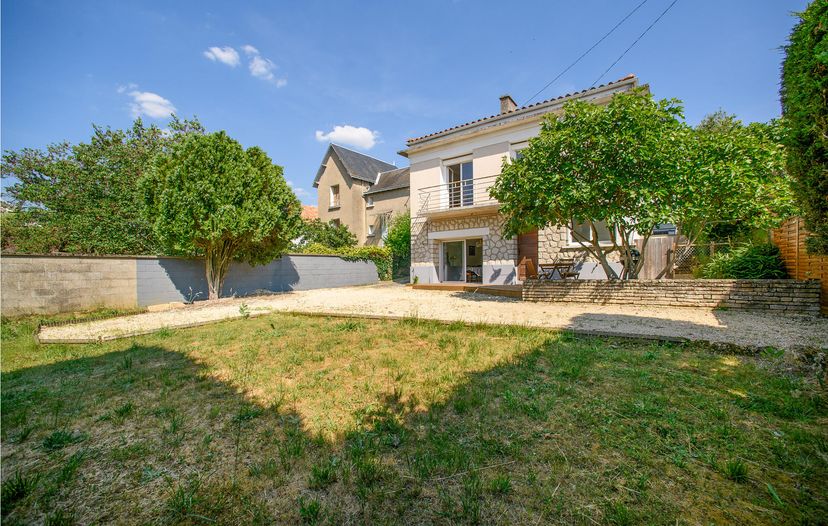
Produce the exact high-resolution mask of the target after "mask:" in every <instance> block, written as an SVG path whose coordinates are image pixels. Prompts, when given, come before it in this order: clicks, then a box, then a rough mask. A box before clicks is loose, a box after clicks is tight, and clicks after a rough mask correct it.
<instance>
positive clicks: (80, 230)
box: [2, 117, 204, 254]
mask: <svg viewBox="0 0 828 526" xmlns="http://www.w3.org/2000/svg"><path fill="white" fill-rule="evenodd" d="M203 131H204V130H203V127H202V126H201V124H200V123H199V122H198V121H197V120H193V121H188V120H179V119H178V118H176V117H174V118H173V120H172V121H171V122H170V124H169V128H168V130H166V131H165V130H161V129H160V128H158V127H157V126H154V125H153V126H145V125H144V123H143V122H142V121H141V120H140V119H138V120H136V121H135V122H134V123H133V125H132V127H131V128H129V129H127V130H113V129H111V128H103V127H100V126H94V127H93V134H92V138H91V139H90V141H89V142H88V143H79V144H74V145H73V144H70V143H68V142H62V143H58V144H52V145H49V146H48V147H47V148H46V149H45V150H39V149H34V148H24V149H22V150H20V151H8V152H5V153H4V155H3V163H2V175H3V177H4V178H9V179H10V180H12V181H14V182H13V184H11V185H10V186H9V188H8V190H7V192H8V196H10V197H11V198H12V199H13V200H14V201H15V204H16V206H17V207H18V208H19V211H18V212H16V213H15V214H14V215H10V216H8V215H7V216H4V217H3V248H4V249H9V248H14V249H16V250H18V251H24V252H36V253H43V252H53V251H57V252H71V253H84V254H155V253H158V251H159V250H160V249H161V247H160V245H159V243H158V240H157V238H156V237H155V235H154V234H153V231H152V228H151V225H150V223H149V222H148V221H147V220H146V219H145V217H144V216H143V214H142V207H143V203H142V199H141V198H140V195H139V192H138V187H137V181H138V179H139V178H140V177H141V176H142V175H143V174H144V173H145V172H146V171H147V170H148V169H149V168H150V167H151V165H152V160H153V158H154V157H155V156H156V155H157V154H158V153H160V152H163V151H164V150H166V149H168V148H169V147H171V145H173V144H175V143H177V142H179V141H180V140H181V138H182V137H184V136H187V135H190V134H193V133H196V134H198V133H203Z"/></svg>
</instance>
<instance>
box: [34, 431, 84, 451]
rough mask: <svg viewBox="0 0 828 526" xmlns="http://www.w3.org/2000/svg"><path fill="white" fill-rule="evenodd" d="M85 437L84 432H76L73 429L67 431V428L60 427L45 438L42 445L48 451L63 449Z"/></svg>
mask: <svg viewBox="0 0 828 526" xmlns="http://www.w3.org/2000/svg"><path fill="white" fill-rule="evenodd" d="M84 438H85V435H83V434H82V433H75V432H73V431H67V430H66V429H58V430H57V431H54V432H52V433H51V434H50V435H48V436H47V437H46V438H44V439H43V442H42V443H41V445H42V447H43V449H45V450H46V451H57V450H58V449H63V448H64V447H66V446H68V445H70V444H75V443H77V442H80V441H81V440H83V439H84Z"/></svg>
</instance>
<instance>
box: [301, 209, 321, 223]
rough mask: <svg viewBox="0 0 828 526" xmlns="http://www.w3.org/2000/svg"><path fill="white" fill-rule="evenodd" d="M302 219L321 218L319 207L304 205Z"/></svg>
mask: <svg viewBox="0 0 828 526" xmlns="http://www.w3.org/2000/svg"><path fill="white" fill-rule="evenodd" d="M302 219H304V220H305V221H311V220H313V219H319V209H318V208H317V207H315V206H313V205H302Z"/></svg>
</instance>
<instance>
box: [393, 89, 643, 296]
mask: <svg viewBox="0 0 828 526" xmlns="http://www.w3.org/2000/svg"><path fill="white" fill-rule="evenodd" d="M637 85H638V79H637V78H636V77H635V76H634V75H629V76H627V77H624V78H623V79H620V80H618V81H615V82H610V83H608V84H606V85H601V86H598V87H596V88H591V89H587V90H583V91H580V92H578V93H573V94H568V95H562V96H560V97H557V98H555V99H550V100H546V101H543V102H538V103H536V104H532V105H529V106H524V107H521V108H518V107H517V104H516V103H515V101H514V100H513V99H512V98H511V97H510V96H508V95H504V96H503V97H501V98H500V113H498V114H497V115H492V116H490V117H484V118H482V119H478V120H475V121H472V122H469V123H466V124H461V125H459V126H455V127H453V128H449V129H446V130H443V131H439V132H435V133H430V134H428V135H424V136H422V137H419V138H416V139H409V140H408V142H407V146H408V147H407V148H406V149H405V150H404V151H402V152H400V153H401V154H402V155H404V156H406V157H408V159H409V162H410V170H411V173H410V184H411V277H412V280H413V279H415V278H416V279H417V280H418V282H419V283H440V282H480V283H486V284H488V283H497V284H513V283H516V282H519V281H521V280H522V279H523V277H524V275H525V270H526V265H525V262H526V261H528V260H531V261H533V263H534V264H535V268H537V265H538V263H541V264H542V263H544V262H552V261H554V260H555V259H556V258H576V259H579V260H580V261H581V263H580V272H581V274H580V277H581V278H586V279H589V278H593V279H597V278H605V277H606V275H605V274H604V272H603V270H602V269H601V267H600V265H598V264H597V262H594V261H590V260H589V258H587V257H586V254H585V252H584V250H583V248H582V247H581V246H580V245H579V244H577V242H574V241H573V240H572V239H571V235H570V229H569V228H567V227H561V228H546V229H543V230H541V231H533V232H527V233H525V234H522V235H520V236H517V237H516V238H513V239H506V238H505V237H504V235H503V229H502V225H503V220H504V218H503V216H502V215H501V214H500V212H499V204H498V202H497V201H496V200H494V199H493V198H491V197H490V196H489V188H490V187H491V185H492V184H493V183H494V182H495V179H496V178H497V176H498V175H499V174H500V171H501V166H502V163H503V162H504V160H508V159H513V158H515V157H516V156H517V155H519V151H520V150H521V149H522V148H524V147H526V146H527V145H528V141H529V139H530V138H532V137H535V136H537V135H538V134H539V133H540V126H541V122H542V120H543V118H544V117H545V116H546V115H548V114H550V113H551V114H560V113H561V112H562V109H563V105H564V103H565V102H568V101H571V100H587V101H590V102H593V103H595V104H606V103H607V102H608V101H609V100H610V98H611V97H612V96H613V95H614V94H616V93H621V92H624V91H629V90H631V89H633V88H635V87H636V86H637ZM598 226H599V228H598V229H597V230H598V235H599V236H600V237H599V239H604V238H606V240H607V241H608V242H609V241H610V237H609V236H610V235H612V234H611V233H610V232H609V230H608V229H607V228H601V226H600V225H598ZM571 227H573V228H576V229H581V228H584V225H578V224H576V225H571ZM585 231H586V232H589V229H588V228H586V229H585ZM588 235H590V234H588ZM614 265H617V268H618V269H620V264H619V263H617V262H616V263H614Z"/></svg>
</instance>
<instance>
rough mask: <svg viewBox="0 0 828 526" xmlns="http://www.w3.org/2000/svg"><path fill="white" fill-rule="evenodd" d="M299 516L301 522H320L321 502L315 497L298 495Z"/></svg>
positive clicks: (310, 523) (312, 523) (311, 523)
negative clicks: (307, 497) (308, 497)
mask: <svg viewBox="0 0 828 526" xmlns="http://www.w3.org/2000/svg"><path fill="white" fill-rule="evenodd" d="M299 518H301V519H302V524H309V525H314V524H319V523H320V522H322V518H323V517H322V504H321V503H320V502H319V501H318V500H316V499H305V498H304V497H299Z"/></svg>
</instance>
